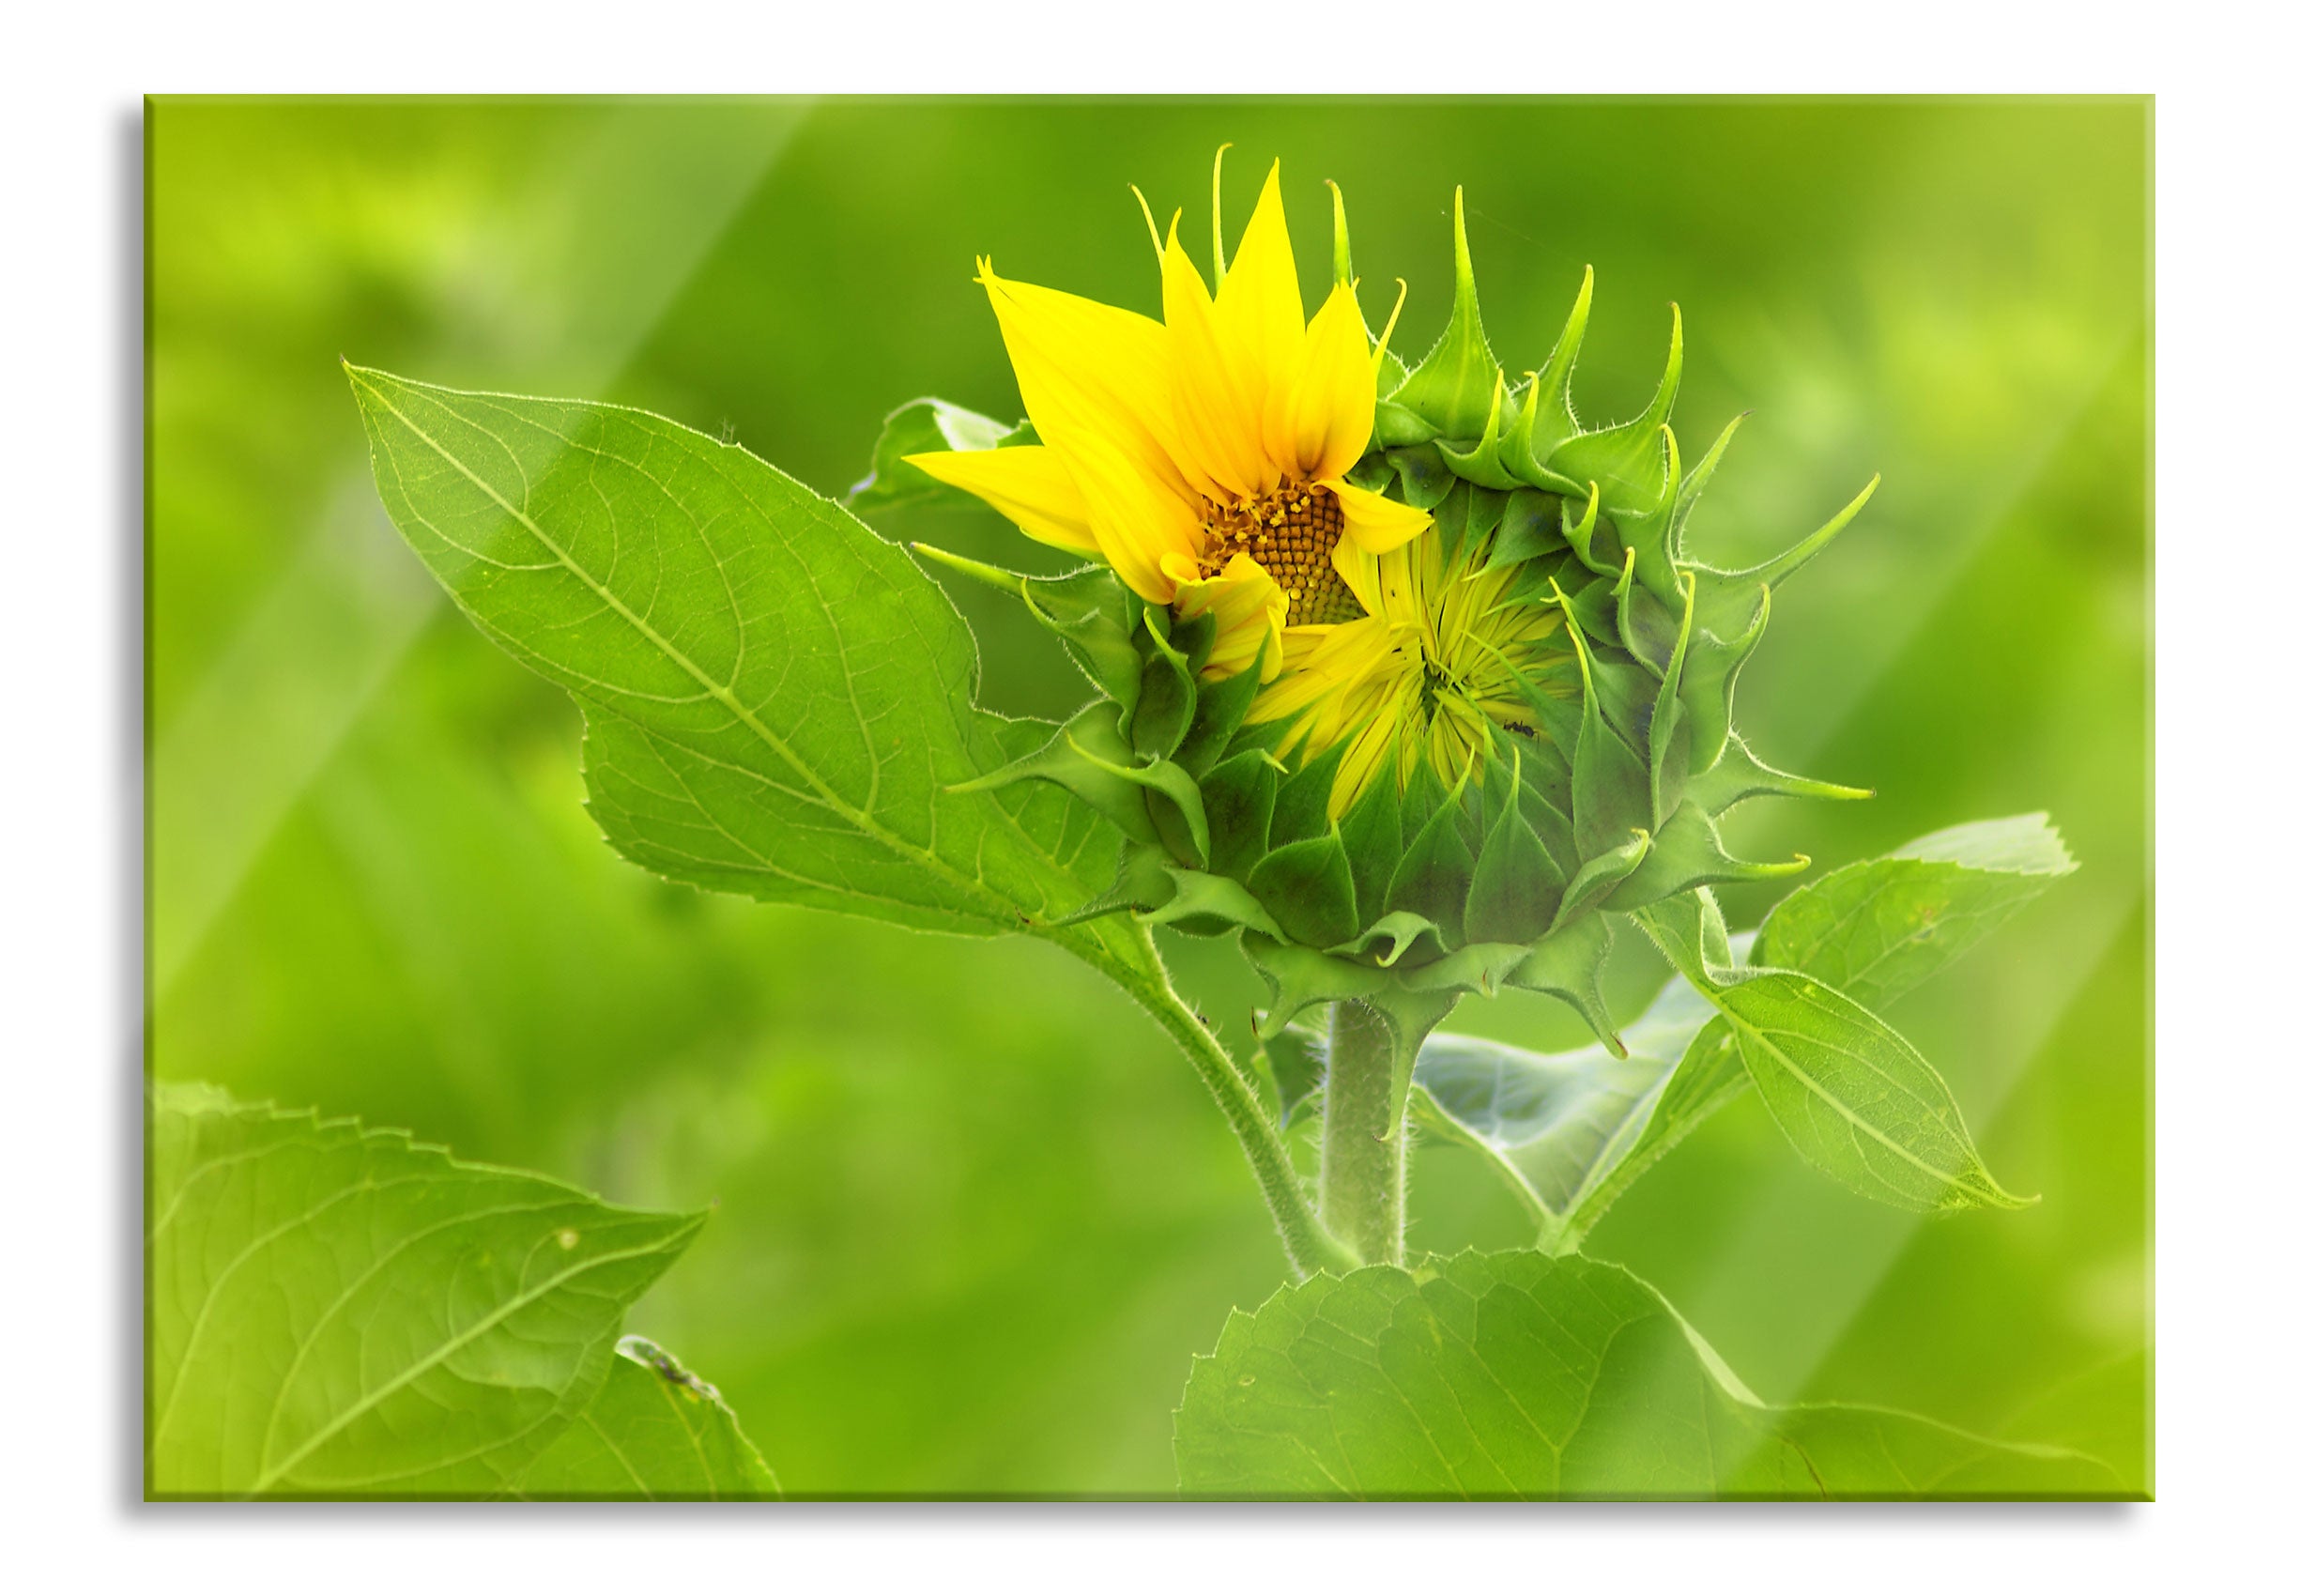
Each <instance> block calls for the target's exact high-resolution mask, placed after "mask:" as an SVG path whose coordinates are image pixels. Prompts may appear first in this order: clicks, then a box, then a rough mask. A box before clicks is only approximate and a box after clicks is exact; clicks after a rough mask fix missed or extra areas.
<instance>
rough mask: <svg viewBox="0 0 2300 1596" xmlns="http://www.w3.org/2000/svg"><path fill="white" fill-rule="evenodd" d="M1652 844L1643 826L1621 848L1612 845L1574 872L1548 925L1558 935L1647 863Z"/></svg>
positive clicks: (1630, 835)
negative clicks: (1554, 915) (1646, 858)
mask: <svg viewBox="0 0 2300 1596" xmlns="http://www.w3.org/2000/svg"><path fill="white" fill-rule="evenodd" d="M1652 847H1653V837H1652V834H1651V833H1649V832H1647V831H1645V830H1643V829H1639V830H1636V831H1633V832H1631V833H1630V834H1629V840H1628V841H1627V842H1624V843H1623V844H1621V846H1620V847H1618V848H1609V849H1607V850H1606V851H1605V852H1602V853H1600V854H1599V855H1598V856H1597V857H1596V858H1594V859H1591V860H1589V861H1588V862H1587V864H1585V865H1583V866H1582V867H1581V868H1580V869H1579V870H1577V871H1575V872H1574V875H1573V879H1572V882H1570V883H1568V885H1567V886H1566V889H1565V896H1564V898H1562V899H1561V900H1560V901H1559V903H1558V904H1557V913H1556V917H1555V918H1554V919H1553V920H1552V921H1551V922H1550V924H1549V926H1548V928H1547V929H1548V931H1549V932H1550V934H1552V935H1555V934H1556V932H1558V931H1559V930H1562V929H1563V928H1565V927H1567V926H1569V925H1571V924H1572V922H1573V921H1574V920H1575V919H1577V918H1579V917H1580V916H1581V915H1583V914H1585V913H1587V912H1588V911H1589V910H1591V909H1593V908H1596V907H1597V906H1598V905H1600V904H1602V903H1603V902H1604V901H1605V900H1606V898H1609V897H1611V896H1612V894H1613V891H1614V889H1615V888H1616V887H1618V886H1619V885H1620V884H1621V882H1624V881H1626V880H1627V879H1628V878H1629V877H1630V876H1631V875H1632V874H1633V872H1634V871H1635V870H1636V868H1637V867H1638V866H1639V865H1642V864H1643V863H1645V856H1646V854H1647V853H1648V852H1651V850H1652Z"/></svg>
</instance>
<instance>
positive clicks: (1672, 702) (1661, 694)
mask: <svg viewBox="0 0 2300 1596" xmlns="http://www.w3.org/2000/svg"><path fill="white" fill-rule="evenodd" d="M1694 581H1695V577H1694V573H1693V572H1690V571H1689V572H1687V573H1686V574H1685V613H1684V614H1683V615H1682V616H1680V617H1679V621H1678V628H1677V641H1676V643H1675V645H1674V646H1673V647H1672V648H1671V649H1670V651H1669V666H1668V668H1667V669H1666V670H1664V672H1663V673H1662V679H1661V686H1660V687H1659V688H1658V689H1656V690H1655V692H1654V694H1653V713H1652V715H1651V717H1650V718H1649V719H1648V721H1647V723H1646V768H1647V770H1648V772H1649V773H1650V775H1651V779H1652V793H1651V796H1652V801H1653V824H1654V825H1656V826H1661V825H1664V824H1666V823H1667V822H1668V820H1669V817H1670V816H1671V815H1672V814H1674V813H1676V811H1677V806H1678V803H1679V799H1680V798H1682V796H1683V795H1684V791H1685V777H1686V774H1687V772H1688V771H1690V770H1691V769H1692V766H1693V729H1692V727H1691V726H1690V724H1689V723H1687V721H1686V720H1685V717H1684V714H1683V708H1684V706H1683V702H1682V699H1681V697H1680V694H1681V692H1682V689H1683V686H1684V680H1685V655H1686V652H1687V650H1689V649H1690V648H1691V647H1692V646H1693V612H1694V594H1695V587H1694ZM1622 629H1623V630H1624V631H1627V630H1628V624H1627V622H1624V624H1623V628H1622Z"/></svg>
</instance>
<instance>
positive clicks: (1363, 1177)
mask: <svg viewBox="0 0 2300 1596" xmlns="http://www.w3.org/2000/svg"><path fill="white" fill-rule="evenodd" d="M1328 1035H1329V1036H1330V1038H1331V1041H1330V1045H1329V1047H1328V1051H1327V1053H1326V1144H1325V1150H1324V1153H1323V1155H1322V1157H1321V1159H1320V1163H1319V1171H1318V1212H1319V1214H1320V1216H1321V1217H1322V1218H1323V1219H1324V1220H1326V1228H1327V1229H1329V1230H1331V1231H1332V1232H1333V1234H1334V1235H1336V1236H1338V1237H1340V1238H1341V1239H1342V1242H1343V1243H1344V1244H1346V1245H1348V1246H1350V1247H1352V1248H1354V1249H1355V1250H1356V1251H1357V1255H1358V1256H1359V1257H1361V1258H1363V1259H1364V1260H1365V1261H1366V1262H1367V1263H1369V1264H1396V1263H1400V1262H1403V1259H1404V1257H1405V1126H1404V1123H1403V1118H1402V1116H1400V1115H1397V1114H1393V1113H1392V1112H1391V1106H1392V1101H1393V1098H1394V1097H1395V1096H1396V1094H1395V1093H1394V1091H1393V1086H1394V1081H1393V1075H1394V1073H1395V1068H1394V1065H1393V1059H1392V1051H1391V1046H1390V1036H1389V1026H1388V1022H1387V1021H1385V1020H1384V1019H1383V1018H1382V1016H1381V1014H1380V1013H1378V1012H1377V1011H1376V1010H1374V1009H1373V1008H1372V1007H1370V1006H1369V1005H1365V1004H1362V1003H1338V1004H1336V1005H1334V1006H1333V1019H1332V1022H1331V1027H1330V1030H1329V1033H1328Z"/></svg>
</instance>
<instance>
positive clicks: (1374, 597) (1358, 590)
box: [1333, 537, 1388, 615]
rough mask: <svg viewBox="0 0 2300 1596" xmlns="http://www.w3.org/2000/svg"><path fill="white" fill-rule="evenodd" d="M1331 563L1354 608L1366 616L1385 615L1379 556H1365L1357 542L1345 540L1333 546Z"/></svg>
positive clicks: (1385, 608)
mask: <svg viewBox="0 0 2300 1596" xmlns="http://www.w3.org/2000/svg"><path fill="white" fill-rule="evenodd" d="M1333 560H1334V570H1335V572H1336V573H1337V574H1338V575H1340V576H1341V577H1342V586H1343V587H1345V588H1347V589H1349V590H1350V596H1351V597H1352V598H1354V599H1356V600H1357V607H1358V608H1360V609H1362V610H1364V611H1365V612H1366V613H1367V614H1368V615H1382V614H1384V613H1386V612H1387V610H1388V606H1387V605H1385V604H1384V603H1383V588H1382V581H1381V575H1380V570H1379V567H1380V564H1381V556H1379V555H1376V554H1368V553H1367V552H1366V550H1365V548H1364V547H1363V545H1360V544H1359V543H1358V542H1357V539H1355V538H1346V537H1345V538H1343V539H1342V541H1341V542H1340V543H1337V544H1336V545H1334V554H1333Z"/></svg>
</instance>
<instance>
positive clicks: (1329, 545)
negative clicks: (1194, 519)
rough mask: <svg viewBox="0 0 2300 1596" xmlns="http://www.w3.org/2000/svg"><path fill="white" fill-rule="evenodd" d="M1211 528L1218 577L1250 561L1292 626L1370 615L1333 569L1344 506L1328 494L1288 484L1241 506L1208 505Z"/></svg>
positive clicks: (1210, 550) (1210, 558) (1209, 554)
mask: <svg viewBox="0 0 2300 1596" xmlns="http://www.w3.org/2000/svg"><path fill="white" fill-rule="evenodd" d="M1204 524H1205V531H1206V543H1205V551H1204V555H1203V556H1202V558H1203V560H1204V562H1205V564H1206V567H1207V568H1208V569H1209V570H1211V571H1219V570H1220V569H1221V568H1222V567H1223V566H1225V565H1227V564H1228V563H1229V562H1230V560H1231V558H1232V557H1233V556H1234V555H1240V554H1243V555H1246V556H1248V557H1250V559H1251V560H1253V561H1254V563H1255V564H1257V565H1259V566H1261V567H1262V569H1263V570H1265V571H1266V572H1268V573H1269V575H1270V580H1271V581H1273V582H1276V583H1277V584H1278V587H1279V591H1281V592H1283V593H1284V594H1285V595H1286V599H1287V608H1286V622H1287V624H1288V625H1292V626H1323V625H1329V624H1332V623H1334V622H1342V621H1355V620H1356V619H1357V617H1359V616H1361V615H1363V614H1365V610H1364V609H1363V608H1362V607H1361V606H1359V605H1358V602H1357V599H1356V598H1354V597H1352V596H1351V594H1350V590H1349V589H1348V588H1347V587H1345V586H1344V585H1343V584H1342V573H1341V572H1339V571H1337V570H1335V569H1334V545H1336V544H1338V543H1340V542H1341V541H1342V501H1341V500H1340V499H1336V498H1335V497H1334V496H1333V494H1332V493H1331V492H1329V491H1328V490H1326V488H1323V487H1320V486H1318V485H1317V484H1316V483H1290V482H1289V483H1280V485H1279V487H1278V490H1277V491H1276V492H1274V493H1265V494H1263V495H1262V496H1261V497H1259V498H1257V499H1245V500H1242V501H1240V502H1237V503H1234V504H1218V503H1216V502H1215V501H1213V500H1211V499H1208V500H1207V501H1206V504H1205V522H1204Z"/></svg>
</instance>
